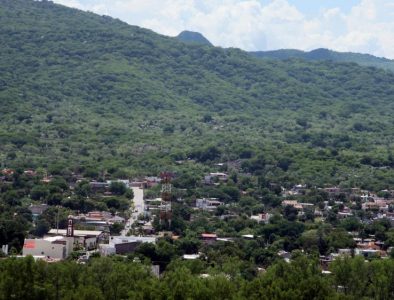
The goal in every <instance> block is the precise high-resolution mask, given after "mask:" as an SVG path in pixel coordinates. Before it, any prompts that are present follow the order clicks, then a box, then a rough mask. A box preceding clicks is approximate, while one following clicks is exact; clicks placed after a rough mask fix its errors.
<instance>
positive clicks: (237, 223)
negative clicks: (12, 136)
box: [0, 164, 394, 276]
mask: <svg viewBox="0 0 394 300" xmlns="http://www.w3.org/2000/svg"><path fill="white" fill-rule="evenodd" d="M218 168H219V169H223V164H220V166H218ZM1 174H2V176H1V177H0V180H1V181H0V185H1V190H2V193H4V198H5V199H6V200H7V201H14V202H13V203H12V204H13V205H14V206H15V207H16V208H15V212H14V218H16V217H19V218H24V219H25V220H31V225H27V226H26V227H25V228H27V229H28V230H27V231H26V232H21V233H20V235H19V236H18V237H16V236H12V232H4V233H3V235H2V236H3V237H4V236H5V237H6V239H4V238H2V244H3V245H2V252H3V256H4V255H10V256H16V257H24V256H28V255H31V256H33V257H34V258H35V259H36V260H37V259H39V260H45V261H47V262H56V261H60V260H66V259H72V260H76V261H77V262H79V263H86V262H87V261H88V260H89V259H90V258H91V257H97V256H114V255H119V256H129V257H134V259H138V260H144V259H145V258H149V259H150V262H151V267H152V270H153V271H154V273H155V274H156V275H157V276H159V275H160V274H161V272H163V271H164V270H165V267H166V265H167V264H168V263H170V261H171V260H172V259H174V257H179V258H180V259H183V260H202V261H212V260H213V259H214V256H213V257H210V256H212V255H213V254H212V251H213V250H215V251H220V250H219V249H220V248H222V247H228V248H229V249H231V248H234V249H242V251H244V254H243V255H248V256H249V259H252V260H253V262H254V266H255V270H254V271H253V272H263V271H264V270H265V268H267V267H268V266H269V265H270V264H271V263H273V262H274V261H276V260H280V259H283V260H285V261H287V262H289V261H291V259H292V256H293V255H295V253H297V251H301V252H303V253H306V254H308V255H315V256H316V255H317V256H318V257H319V261H320V265H321V267H322V270H323V272H330V271H329V265H330V263H331V262H333V261H334V260H336V259H338V258H340V257H344V256H349V257H353V256H362V257H364V258H365V259H366V260H371V259H385V258H388V257H390V256H393V255H394V251H393V249H394V248H393V246H394V229H393V224H394V191H393V190H382V191H377V192H374V191H367V190H362V189H360V188H357V187H354V188H341V187H333V186H329V187H310V186H308V185H306V184H296V185H294V186H291V187H288V188H286V187H283V186H280V185H278V184H276V183H269V182H263V183H262V182H259V178H256V177H253V176H251V175H250V174H242V173H235V172H234V171H232V172H231V173H229V172H224V171H222V170H219V171H217V172H210V173H206V174H205V175H203V176H201V178H200V180H199V181H198V182H197V183H196V184H195V186H193V187H192V188H190V187H187V186H182V180H183V178H182V176H181V175H177V174H173V173H170V172H162V173H161V174H158V175H157V176H143V177H140V178H135V179H132V180H131V179H124V178H122V179H116V178H108V179H107V178H105V176H104V178H87V177H84V176H82V175H81V174H68V175H67V176H60V175H51V174H47V173H46V172H43V171H42V170H41V172H39V171H35V170H30V169H29V170H13V169H2V170H1ZM15 193H16V194H17V195H19V197H20V196H21V193H25V195H23V197H21V198H22V199H23V200H22V201H20V200H18V199H17V198H19V197H17V198H15V197H13V195H14V194H15ZM15 201H16V203H15ZM18 201H19V202H18ZM24 222H25V223H26V221H24ZM14 234H15V233H14ZM149 245H150V246H149ZM164 246H170V247H172V248H173V250H172V251H170V254H166V255H164V256H165V258H163V257H160V258H159V257H158V255H157V252H158V249H159V248H160V247H164ZM249 248H253V249H249ZM147 249H151V250H147ZM175 249H176V251H175ZM155 252H156V253H155Z"/></svg>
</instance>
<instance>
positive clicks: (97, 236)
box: [47, 229, 104, 250]
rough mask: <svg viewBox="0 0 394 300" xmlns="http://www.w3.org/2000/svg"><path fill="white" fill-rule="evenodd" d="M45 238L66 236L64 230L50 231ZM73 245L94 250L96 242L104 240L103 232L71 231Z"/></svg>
mask: <svg viewBox="0 0 394 300" xmlns="http://www.w3.org/2000/svg"><path fill="white" fill-rule="evenodd" d="M47 236H63V237H65V236H67V230H66V229H51V230H49V232H48V234H47ZM72 239H73V243H74V245H75V246H78V245H81V246H83V247H84V248H85V249H86V250H92V249H96V248H97V245H98V242H99V241H100V240H102V239H104V232H103V231H98V230H97V231H96V230H74V231H73V236H72Z"/></svg>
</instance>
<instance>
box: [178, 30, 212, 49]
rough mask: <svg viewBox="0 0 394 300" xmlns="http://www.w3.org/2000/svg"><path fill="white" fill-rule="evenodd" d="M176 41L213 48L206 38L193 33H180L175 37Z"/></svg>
mask: <svg viewBox="0 0 394 300" xmlns="http://www.w3.org/2000/svg"><path fill="white" fill-rule="evenodd" d="M176 38H177V39H178V40H180V41H182V42H184V43H188V44H199V45H207V46H213V45H212V44H211V42H210V41H208V39H207V38H205V37H204V36H203V35H202V34H201V33H199V32H193V31H187V30H185V31H182V32H181V33H180V34H178V36H177V37H176Z"/></svg>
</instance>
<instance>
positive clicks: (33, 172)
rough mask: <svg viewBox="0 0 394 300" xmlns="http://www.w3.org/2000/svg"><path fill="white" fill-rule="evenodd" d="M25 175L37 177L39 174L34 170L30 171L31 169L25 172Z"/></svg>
mask: <svg viewBox="0 0 394 300" xmlns="http://www.w3.org/2000/svg"><path fill="white" fill-rule="evenodd" d="M23 174H25V175H26V176H29V177H34V176H37V172H36V171H34V170H30V169H29V170H25V171H23Z"/></svg>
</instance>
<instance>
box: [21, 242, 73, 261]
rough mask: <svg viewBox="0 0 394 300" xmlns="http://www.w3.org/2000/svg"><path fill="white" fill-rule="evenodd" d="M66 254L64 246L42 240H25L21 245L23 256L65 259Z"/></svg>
mask: <svg viewBox="0 0 394 300" xmlns="http://www.w3.org/2000/svg"><path fill="white" fill-rule="evenodd" d="M67 254H68V253H67V246H66V245H63V244H55V243H53V242H50V241H46V240H42V239H25V244H24V245H23V255H33V256H35V255H45V256H49V257H51V258H58V259H65V258H66V257H67Z"/></svg>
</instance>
